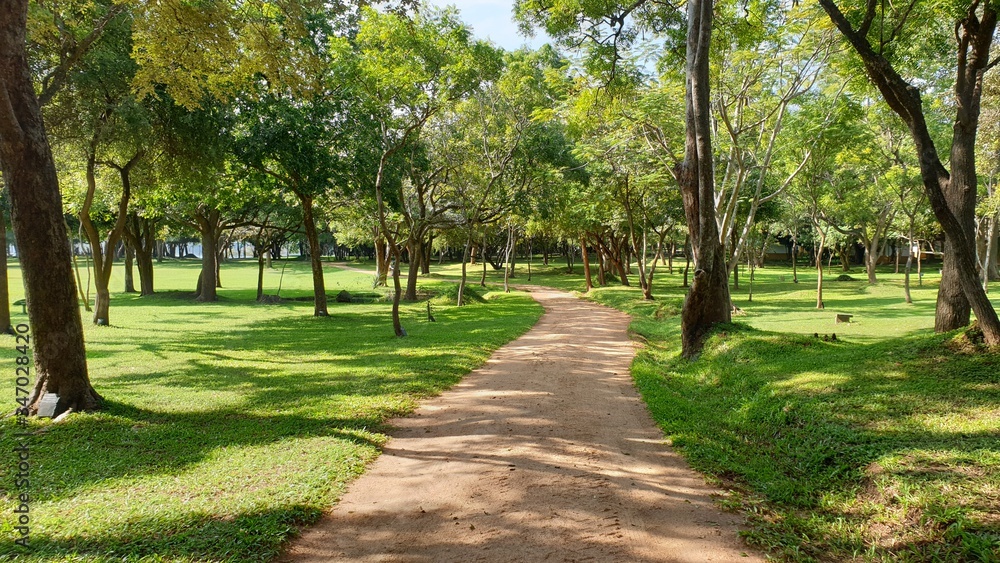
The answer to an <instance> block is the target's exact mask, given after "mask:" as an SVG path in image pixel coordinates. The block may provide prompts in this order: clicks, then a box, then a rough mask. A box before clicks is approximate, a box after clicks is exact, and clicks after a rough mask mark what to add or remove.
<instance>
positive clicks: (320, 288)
mask: <svg viewBox="0 0 1000 563" xmlns="http://www.w3.org/2000/svg"><path fill="white" fill-rule="evenodd" d="M298 196H299V201H300V202H301V203H302V222H303V224H304V225H305V228H306V239H308V241H309V260H310V262H311V264H312V278H313V316H315V317H326V316H329V314H330V313H329V312H328V311H327V308H326V283H325V281H324V280H323V249H322V248H320V246H319V234H318V233H317V232H316V221H315V220H314V219H313V199H312V197H310V196H307V195H303V194H298Z"/></svg>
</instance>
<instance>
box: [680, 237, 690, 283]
mask: <svg viewBox="0 0 1000 563" xmlns="http://www.w3.org/2000/svg"><path fill="white" fill-rule="evenodd" d="M690 273H691V236H690V235H688V236H687V237H685V238H684V283H683V284H681V287H687V286H688V276H689V274H690Z"/></svg>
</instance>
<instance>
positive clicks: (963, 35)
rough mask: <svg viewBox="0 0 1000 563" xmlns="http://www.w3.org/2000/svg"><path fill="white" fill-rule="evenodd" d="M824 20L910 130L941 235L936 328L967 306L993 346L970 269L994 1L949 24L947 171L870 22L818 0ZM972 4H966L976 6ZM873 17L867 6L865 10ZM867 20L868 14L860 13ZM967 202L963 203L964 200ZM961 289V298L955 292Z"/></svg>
mask: <svg viewBox="0 0 1000 563" xmlns="http://www.w3.org/2000/svg"><path fill="white" fill-rule="evenodd" d="M820 5H821V6H822V7H823V9H824V10H825V11H826V12H827V14H828V15H829V16H830V19H831V20H832V21H833V23H834V24H835V25H836V26H837V28H838V29H839V30H840V31H841V33H842V34H843V35H844V37H845V38H846V39H847V40H848V41H849V42H850V43H851V45H852V47H853V48H854V50H855V51H856V52H857V53H858V55H859V56H860V57H861V60H862V62H863V63H864V65H865V70H866V72H867V74H868V76H869V78H870V79H871V81H872V83H873V84H874V85H875V86H876V87H877V88H878V89H879V91H880V92H881V93H882V96H883V98H884V99H885V100H886V102H887V103H888V104H889V106H890V107H891V108H892V110H893V111H894V112H896V113H897V114H898V115H899V116H900V117H901V118H902V119H903V121H904V122H905V123H906V124H907V126H908V127H909V129H910V135H911V137H912V139H913V142H914V146H915V148H916V153H917V155H918V158H919V162H920V175H921V178H922V180H923V184H924V189H925V191H926V192H927V196H928V200H929V201H930V204H931V209H932V210H933V211H934V215H935V216H936V217H937V219H938V222H940V223H941V228H942V230H943V231H944V233H945V240H946V245H945V264H944V266H945V267H944V268H942V269H943V270H944V272H943V275H942V280H941V290H940V291H939V292H938V312H937V314H936V316H935V323H934V324H935V329H936V330H939V331H941V330H949V329H954V328H958V327H960V326H963V324H964V323H963V322H962V321H963V320H965V321H967V320H968V316H967V315H966V314H964V310H965V306H966V305H968V306H969V307H970V308H971V309H972V310H973V311H975V313H976V317H977V318H978V320H979V326H980V328H981V329H982V331H983V338H984V341H985V342H986V343H987V344H988V345H990V346H1000V318H998V317H997V313H996V310H995V309H994V308H993V305H992V303H990V300H989V297H987V295H986V293H985V291H984V290H983V287H982V285H980V283H979V279H978V276H977V275H976V259H975V238H974V228H975V209H974V205H975V197H976V187H977V182H976V168H975V150H974V149H975V140H976V133H977V130H978V126H979V113H980V102H981V96H982V79H983V73H984V72H985V70H986V69H987V67H988V65H989V64H990V48H991V46H992V42H993V33H994V31H995V30H996V25H997V7H996V6H995V5H993V4H991V3H985V4H983V5H982V16H981V17H980V16H979V15H978V14H977V13H976V10H975V9H972V10H969V11H967V12H966V13H965V14H964V15H963V16H961V18H960V19H959V20H958V21H957V22H956V23H955V26H954V27H955V38H956V45H957V47H958V49H957V51H958V52H957V63H958V64H957V69H956V81H955V87H954V93H955V100H956V104H955V107H956V116H955V120H954V126H953V133H952V148H951V158H950V159H949V161H950V165H951V173H950V174H949V172H948V170H946V169H945V168H944V165H943V164H942V163H941V159H940V157H939V156H938V153H937V148H936V147H935V145H934V140H933V138H932V137H931V134H930V131H929V129H928V127H927V122H926V119H925V117H924V113H923V106H922V102H921V100H920V90H919V89H918V88H916V87H914V86H913V85H912V84H910V83H908V82H906V80H904V79H903V78H902V77H901V76H900V75H899V73H898V72H896V70H895V69H894V68H893V67H892V65H891V64H890V63H889V61H888V60H886V59H885V58H884V57H883V56H882V55H881V54H880V53H878V52H876V51H875V49H874V48H873V47H872V45H871V44H870V43H869V41H868V38H867V33H868V29H869V26H868V25H867V24H863V25H862V26H861V28H860V29H859V30H857V31H856V30H855V29H854V28H853V26H852V25H851V23H850V22H849V21H848V20H847V18H846V17H845V16H844V14H843V13H842V12H841V11H840V9H839V8H838V7H837V6H836V5H834V4H833V1H832V0H820ZM977 5H978V4H973V6H977ZM871 14H872V18H873V17H874V11H871ZM866 21H867V22H869V23H870V22H871V21H872V19H866ZM970 201H971V202H972V203H971V205H969V202H970ZM956 287H960V290H961V292H962V293H963V294H964V297H965V300H966V302H964V303H963V302H962V300H961V298H960V297H959V296H958V295H957V291H955V289H956Z"/></svg>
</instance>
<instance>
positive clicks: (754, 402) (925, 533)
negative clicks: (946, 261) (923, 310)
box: [633, 324, 1000, 560]
mask: <svg viewBox="0 0 1000 563" xmlns="http://www.w3.org/2000/svg"><path fill="white" fill-rule="evenodd" d="M638 326H639V327H640V329H642V327H643V326H646V325H642V324H640V325H638ZM945 338H946V337H943V336H921V337H908V338H903V339H896V340H891V341H886V342H882V343H877V344H857V343H835V342H824V341H822V340H820V339H815V338H812V337H808V336H794V335H779V334H774V333H765V332H760V331H757V330H754V329H751V328H748V327H744V326H741V325H732V326H728V327H724V328H722V329H721V330H720V331H719V332H718V333H717V334H716V335H715V336H713V337H712V339H711V340H710V341H709V343H708V344H707V346H706V351H705V353H704V354H703V356H702V358H701V359H700V360H699V361H698V362H687V361H685V360H680V359H678V358H676V357H675V356H676V354H675V351H668V352H667V353H666V354H664V353H660V352H658V351H656V350H648V351H646V352H644V353H642V354H640V356H639V357H638V359H637V361H636V363H635V364H634V365H633V373H634V376H635V378H636V381H637V385H638V387H639V388H640V390H641V392H642V394H643V396H644V398H645V399H646V401H647V404H648V405H649V407H650V411H651V413H652V414H653V416H654V418H655V419H656V420H657V421H658V423H659V424H660V425H661V427H662V428H663V429H664V431H665V432H666V433H667V435H668V436H671V438H672V440H673V443H674V444H675V445H676V446H677V447H679V448H681V449H682V451H683V452H684V453H685V455H686V457H687V458H688V460H689V461H690V462H691V463H692V464H693V465H694V466H695V467H697V468H698V469H700V470H702V471H706V472H708V473H710V474H713V475H715V476H717V477H719V478H720V479H722V480H723V481H728V482H729V484H730V485H732V486H735V487H736V488H738V489H742V490H744V491H747V492H749V493H750V494H751V496H753V497H755V498H758V499H762V501H763V502H764V503H766V504H767V505H768V506H769V507H770V510H771V511H772V514H776V516H772V517H757V527H756V529H755V530H753V531H752V532H751V533H750V539H751V541H753V542H755V543H757V544H758V545H762V546H764V547H775V546H779V547H780V546H786V547H787V546H789V545H799V547H798V548H797V549H799V550H801V551H800V552H799V554H800V555H805V556H806V557H807V558H808V557H821V556H831V555H832V554H836V556H837V557H841V556H844V557H846V556H850V554H852V553H857V552H864V551H865V550H873V553H877V554H881V556H882V557H887V558H889V559H894V560H895V559H896V558H899V557H902V558H903V559H908V558H913V559H914V560H930V559H933V558H934V557H944V558H945V559H947V560H958V559H969V558H971V559H976V557H978V556H977V555H976V554H977V553H980V552H982V553H986V552H988V551H989V550H997V549H1000V526H998V523H997V521H996V519H995V518H994V517H990V516H988V515H990V514H993V515H995V514H997V513H998V512H1000V499H998V498H997V497H996V495H995V494H991V493H990V487H991V485H990V484H989V483H991V482H996V481H997V479H998V478H1000V467H998V465H997V460H996V459H995V454H996V444H997V435H998V428H997V426H996V419H995V413H996V412H997V411H996V409H997V405H1000V373H998V371H1000V370H998V369H997V365H998V363H1000V357H998V356H996V355H989V354H980V355H955V354H952V353H949V351H948V350H947V349H945V347H944V339H945ZM991 413H992V414H991ZM942 417H945V418H948V417H950V418H949V420H950V421H951V422H950V423H949V424H942V423H940V419H941V418H942ZM991 420H992V422H990V421H991ZM928 459H931V460H932V461H928ZM908 460H909V461H908ZM911 466H912V467H911ZM866 503H871V504H874V505H880V506H887V508H885V509H884V510H886V511H888V512H893V511H894V510H896V509H898V508H899V507H900V506H903V507H906V506H909V507H910V509H909V510H910V511H911V513H910V515H909V518H910V520H906V521H900V522H890V523H889V524H885V526H887V529H890V530H891V532H890V535H891V536H892V537H893V541H892V542H889V543H885V542H882V543H883V544H885V545H883V544H880V543H879V542H878V541H877V540H872V539H871V537H868V539H864V538H865V534H869V535H870V534H871V530H867V531H865V532H862V531H861V530H865V529H866V527H867V526H868V525H869V524H870V522H868V520H867V518H868V517H869V516H870V514H869V513H867V512H866V510H868V508H865V507H866ZM893 506H895V507H896V508H893ZM912 511H916V512H912ZM902 512H903V513H906V512H907V510H905V509H902ZM914 514H915V516H914ZM883 518H884V515H883ZM956 526H958V527H959V528H960V530H961V533H954V530H955V529H956ZM948 530H951V531H952V532H948ZM949 534H950V535H949ZM805 538H811V539H808V540H807V539H805ZM983 546H986V547H983ZM984 549H986V550H987V551H983V550H984ZM993 553H994V555H995V554H996V553H997V552H996V551H993ZM786 555H787V554H786ZM791 558H792V559H796V558H798V555H796V556H794V557H791ZM949 558H950V559H949ZM955 558H958V559H955ZM985 560H989V559H985Z"/></svg>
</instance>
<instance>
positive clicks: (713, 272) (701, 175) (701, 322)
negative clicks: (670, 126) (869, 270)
mask: <svg viewBox="0 0 1000 563" xmlns="http://www.w3.org/2000/svg"><path fill="white" fill-rule="evenodd" d="M713 4H714V3H713V2H712V1H711V0H691V1H690V2H689V3H688V31H687V67H686V76H687V81H686V85H685V105H686V119H685V146H684V161H683V163H682V164H681V165H680V167H679V170H678V173H677V178H678V183H679V184H680V187H681V193H682V195H683V200H684V213H685V217H686V219H687V223H688V231H689V232H690V234H691V243H692V248H693V250H694V262H695V272H694V280H693V281H692V283H691V288H690V290H689V291H688V294H687V297H686V299H685V300H684V308H683V310H682V311H681V347H682V352H681V353H682V355H683V356H684V357H686V358H695V357H697V355H698V353H699V352H701V349H702V347H703V346H704V343H705V338H706V336H707V335H708V332H709V330H711V328H712V327H713V326H714V325H716V324H718V323H728V322H729V321H730V320H731V319H732V317H731V315H732V310H731V307H730V297H729V284H728V281H729V280H728V278H729V271H728V269H727V268H726V253H725V247H724V246H723V245H722V243H721V241H720V240H719V232H718V224H717V222H716V218H715V170H714V158H713V154H712V128H711V111H710V99H711V98H710V92H709V85H710V77H709V49H710V47H711V36H712V15H713V13H712V10H713Z"/></svg>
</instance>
